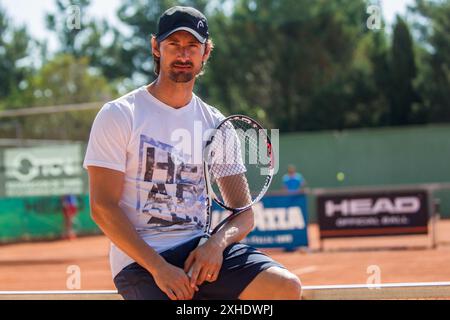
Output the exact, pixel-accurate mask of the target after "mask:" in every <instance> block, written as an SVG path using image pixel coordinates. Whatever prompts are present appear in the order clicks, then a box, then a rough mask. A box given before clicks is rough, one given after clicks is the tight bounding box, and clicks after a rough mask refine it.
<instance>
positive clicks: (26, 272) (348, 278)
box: [0, 221, 450, 291]
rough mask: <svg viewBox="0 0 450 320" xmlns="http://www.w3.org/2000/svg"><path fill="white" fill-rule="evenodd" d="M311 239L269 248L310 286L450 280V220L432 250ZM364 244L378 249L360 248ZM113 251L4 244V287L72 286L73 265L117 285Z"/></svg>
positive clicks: (89, 286)
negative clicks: (300, 245) (304, 247)
mask: <svg viewBox="0 0 450 320" xmlns="http://www.w3.org/2000/svg"><path fill="white" fill-rule="evenodd" d="M309 239H310V250H309V252H307V251H300V250H299V251H296V252H292V253H286V252H282V251H279V250H266V252H267V253H268V254H269V255H271V256H272V257H273V258H274V259H276V260H278V261H280V262H282V263H283V264H284V265H285V266H286V267H287V268H288V269H289V270H291V271H292V272H294V273H296V274H297V275H298V276H299V277H300V279H301V280H302V283H303V285H305V286H309V285H333V284H356V283H361V284H365V283H366V281H367V279H368V277H369V276H370V274H368V273H367V268H368V267H369V266H373V265H375V266H378V267H379V268H380V270H381V282H382V283H392V282H428V281H433V282H434V281H450V268H449V267H448V265H449V263H450V221H440V222H439V223H438V227H437V242H438V247H437V249H429V248H426V246H428V245H429V244H430V241H429V240H428V239H427V238H426V237H425V236H407V237H389V238H388V237H384V238H353V239H345V240H328V241H326V242H325V246H324V247H325V252H318V251H317V248H318V246H319V244H318V230H317V226H315V225H312V226H310V227H309ZM411 246H412V247H414V248H411ZM361 247H366V248H367V247H377V249H376V250H368V249H365V250H355V249H356V248H361ZM387 247H396V249H395V250H392V249H388V248H387ZM418 247H419V248H418ZM352 248H353V249H352ZM338 249H339V250H338ZM342 249H345V250H342ZM108 251H109V241H108V239H106V238H105V237H103V236H97V237H87V238H81V239H77V240H73V241H57V242H45V243H25V244H14V245H7V246H1V247H0V291H9V290H67V289H68V288H67V287H66V281H67V279H68V277H69V274H67V268H68V267H69V266H71V265H77V266H79V267H80V269H81V288H80V289H82V290H111V289H115V288H114V285H113V282H112V279H111V274H110V270H109V261H108Z"/></svg>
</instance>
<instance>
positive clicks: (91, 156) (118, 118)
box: [83, 103, 131, 172]
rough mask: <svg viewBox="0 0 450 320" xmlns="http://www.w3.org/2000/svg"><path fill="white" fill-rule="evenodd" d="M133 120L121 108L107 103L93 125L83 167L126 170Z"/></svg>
mask: <svg viewBox="0 0 450 320" xmlns="http://www.w3.org/2000/svg"><path fill="white" fill-rule="evenodd" d="M130 134H131V121H130V120H129V119H128V117H127V116H126V114H125V113H124V111H123V110H121V108H120V107H119V106H117V105H115V104H113V103H107V104H106V105H104V106H103V108H102V109H101V110H100V112H99V113H98V114H97V116H96V118H95V120H94V123H93V125H92V129H91V133H90V137H89V143H88V147H87V150H86V156H85V159H84V163H83V167H84V168H85V169H87V167H88V166H96V167H103V168H108V169H112V170H117V171H121V172H125V169H126V158H127V144H128V140H129V138H130Z"/></svg>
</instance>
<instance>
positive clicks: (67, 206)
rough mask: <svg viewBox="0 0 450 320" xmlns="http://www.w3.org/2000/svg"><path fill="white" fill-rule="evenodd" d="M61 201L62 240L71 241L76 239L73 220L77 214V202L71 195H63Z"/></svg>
mask: <svg viewBox="0 0 450 320" xmlns="http://www.w3.org/2000/svg"><path fill="white" fill-rule="evenodd" d="M61 201H62V210H63V215H64V234H63V238H64V239H68V240H72V239H75V238H76V234H75V231H74V230H73V219H74V217H75V216H76V215H77V213H78V201H77V198H76V196H74V195H72V194H69V195H64V196H63V197H62V199H61Z"/></svg>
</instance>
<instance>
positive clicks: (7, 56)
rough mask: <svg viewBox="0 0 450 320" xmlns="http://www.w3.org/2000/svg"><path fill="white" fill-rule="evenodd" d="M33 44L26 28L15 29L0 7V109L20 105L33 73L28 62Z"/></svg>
mask: <svg viewBox="0 0 450 320" xmlns="http://www.w3.org/2000/svg"><path fill="white" fill-rule="evenodd" d="M31 42H32V39H31V37H30V36H29V34H28V32H27V30H26V28H25V27H19V28H16V27H14V26H13V24H12V23H11V20H10V19H9V18H8V17H7V14H6V11H5V10H4V9H3V8H2V7H1V6H0V84H1V85H0V109H2V108H10V107H14V106H16V105H17V104H18V103H17V101H16V100H17V96H18V95H20V92H21V91H22V89H21V88H24V86H25V82H24V81H25V79H26V77H27V75H28V74H29V73H30V71H31V68H30V64H29V61H28V62H27V61H26V60H27V57H28V55H29V50H30V44H31ZM2 105H3V107H2Z"/></svg>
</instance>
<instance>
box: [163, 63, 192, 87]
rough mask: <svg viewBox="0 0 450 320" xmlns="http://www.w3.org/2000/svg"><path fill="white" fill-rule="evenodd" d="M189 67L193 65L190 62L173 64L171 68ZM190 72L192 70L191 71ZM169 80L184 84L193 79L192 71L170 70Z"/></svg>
mask: <svg viewBox="0 0 450 320" xmlns="http://www.w3.org/2000/svg"><path fill="white" fill-rule="evenodd" d="M176 65H177V66H189V67H191V68H192V67H193V66H194V65H193V64H192V63H190V62H188V63H173V64H172V65H171V67H172V68H173V67H174V66H176ZM191 70H192V69H191ZM169 78H170V79H171V80H172V81H174V82H177V83H186V82H189V81H191V80H192V79H194V72H192V71H189V72H188V71H173V70H172V69H171V70H170V71H169Z"/></svg>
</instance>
